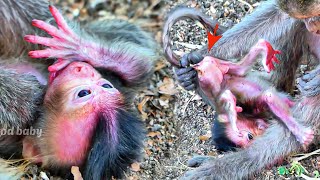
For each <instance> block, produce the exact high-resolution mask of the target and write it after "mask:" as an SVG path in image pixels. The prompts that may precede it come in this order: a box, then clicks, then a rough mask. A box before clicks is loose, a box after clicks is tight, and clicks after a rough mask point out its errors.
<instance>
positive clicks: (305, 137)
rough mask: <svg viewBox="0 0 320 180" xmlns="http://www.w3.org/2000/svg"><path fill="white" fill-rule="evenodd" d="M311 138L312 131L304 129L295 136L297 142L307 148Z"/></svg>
mask: <svg viewBox="0 0 320 180" xmlns="http://www.w3.org/2000/svg"><path fill="white" fill-rule="evenodd" d="M313 138H314V131H313V130H312V129H310V128H306V129H304V130H303V131H302V133H301V134H300V135H298V136H297V139H298V141H299V142H300V143H301V144H303V146H305V147H307V146H308V145H309V144H310V143H311V142H312V141H313Z"/></svg>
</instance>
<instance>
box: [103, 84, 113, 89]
mask: <svg viewBox="0 0 320 180" xmlns="http://www.w3.org/2000/svg"><path fill="white" fill-rule="evenodd" d="M102 87H104V88H107V89H109V88H112V86H111V85H110V84H107V83H106V84H103V85H102Z"/></svg>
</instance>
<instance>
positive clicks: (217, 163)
mask: <svg viewBox="0 0 320 180" xmlns="http://www.w3.org/2000/svg"><path fill="white" fill-rule="evenodd" d="M319 99H320V96H316V97H312V98H306V97H305V98H302V99H301V100H300V101H299V103H297V105H296V106H295V107H294V108H293V112H298V113H299V114H296V119H298V120H300V122H301V123H305V124H306V125H308V126H311V127H313V128H314V129H315V130H316V129H319V128H320V127H319V119H320V108H314V107H319V105H320V101H319ZM317 138H319V135H317V137H315V140H314V142H315V143H317ZM301 150H302V147H301V145H300V144H299V142H297V140H296V139H295V137H294V136H293V135H292V134H291V133H290V132H289V130H288V129H287V128H286V127H285V126H284V125H283V124H279V123H278V122H276V121H275V122H274V124H272V125H271V126H270V127H269V128H268V129H267V130H266V132H265V133H264V135H263V136H262V137H261V138H257V139H256V140H255V141H254V142H253V144H252V145H251V146H250V147H248V148H247V149H243V150H239V151H238V152H233V153H229V154H226V155H225V156H223V157H222V158H216V159H213V158H212V157H209V158H208V159H206V160H204V158H198V159H199V160H198V162H196V161H197V159H194V160H193V161H192V162H191V163H192V164H191V165H195V164H197V165H199V164H201V163H204V164H202V165H201V166H200V167H199V168H197V169H195V170H193V171H189V172H187V173H186V174H185V176H184V177H183V178H182V179H217V180H222V179H226V180H229V179H248V178H250V176H251V175H253V174H254V173H257V172H259V171H260V170H262V169H263V168H265V167H266V166H268V165H271V164H273V163H275V161H276V160H278V159H281V158H284V157H286V156H288V155H289V154H291V153H295V152H298V151H301Z"/></svg>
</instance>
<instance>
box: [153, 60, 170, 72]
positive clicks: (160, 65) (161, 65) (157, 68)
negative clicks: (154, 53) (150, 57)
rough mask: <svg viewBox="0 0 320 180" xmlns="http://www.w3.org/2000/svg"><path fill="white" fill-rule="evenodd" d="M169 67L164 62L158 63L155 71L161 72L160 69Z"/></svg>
mask: <svg viewBox="0 0 320 180" xmlns="http://www.w3.org/2000/svg"><path fill="white" fill-rule="evenodd" d="M166 66H167V65H166V64H165V62H163V61H158V62H157V64H156V67H155V68H154V71H159V70H160V69H162V68H164V67H166Z"/></svg>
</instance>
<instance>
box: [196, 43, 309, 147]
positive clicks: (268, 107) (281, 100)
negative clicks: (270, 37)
mask: <svg viewBox="0 0 320 180" xmlns="http://www.w3.org/2000/svg"><path fill="white" fill-rule="evenodd" d="M260 54H261V55H262V64H263V67H264V69H265V70H266V71H267V72H268V73H269V72H270V71H272V70H273V69H274V68H275V67H274V64H273V62H275V63H279V61H278V59H277V58H276V56H275V55H276V54H280V52H279V51H277V50H274V49H273V48H272V46H271V45H270V44H269V43H268V42H267V41H265V40H259V41H258V43H257V44H256V45H255V46H254V47H252V48H251V49H250V51H249V53H248V54H247V55H246V56H245V57H244V58H243V59H242V60H241V61H239V62H237V63H233V62H229V61H223V60H220V59H217V58H214V57H211V56H207V57H205V58H204V59H203V61H201V62H200V63H198V64H195V65H192V66H193V68H195V69H196V70H197V72H198V79H199V85H200V88H201V89H202V90H203V92H204V93H205V95H206V96H207V97H208V99H209V101H211V102H213V103H214V105H215V107H217V109H216V110H217V112H218V114H219V116H218V119H222V120H223V121H228V122H230V126H231V128H232V130H233V131H234V132H236V133H237V134H238V136H243V134H242V132H241V131H239V129H238V126H237V116H238V113H240V112H248V113H250V114H252V115H253V116H260V115H261V114H265V113H269V111H270V112H272V114H273V115H275V116H276V117H278V118H279V119H280V120H281V121H282V122H283V123H284V124H285V125H286V126H287V128H288V129H289V130H290V131H291V132H292V133H293V134H294V135H295V136H296V138H297V140H298V141H299V142H300V143H302V144H303V145H308V144H309V143H310V142H311V141H312V140H313V131H312V130H311V129H310V128H306V127H303V126H302V125H300V124H299V123H298V122H297V121H296V120H295V118H294V117H293V114H292V112H291V107H292V106H293V105H294V102H293V101H291V100H290V99H289V97H288V96H287V95H285V94H283V93H279V92H277V91H276V90H274V89H273V88H270V83H267V81H264V79H263V77H262V76H261V75H259V74H258V73H252V72H250V73H248V71H249V70H250V67H251V66H252V65H253V63H254V61H255V60H256V58H257V57H258V56H259V55H260ZM258 76H261V77H259V78H257V77H258ZM213 77H215V78H213Z"/></svg>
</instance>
